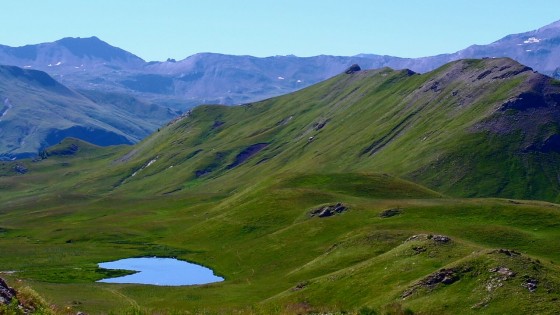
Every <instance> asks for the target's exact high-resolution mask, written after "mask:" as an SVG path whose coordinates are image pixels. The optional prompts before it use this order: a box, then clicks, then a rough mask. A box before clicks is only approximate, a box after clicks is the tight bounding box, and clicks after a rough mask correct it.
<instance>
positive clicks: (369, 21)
mask: <svg viewBox="0 0 560 315" xmlns="http://www.w3.org/2000/svg"><path fill="white" fill-rule="evenodd" d="M3 2H4V3H2V13H3V14H2V18H1V19H0V27H1V29H2V32H1V33H0V44H3V45H9V46H22V45H25V44H36V43H41V42H49V41H54V40H57V39H60V38H63V37H89V36H97V37H99V38H101V39H102V40H104V41H106V42H108V43H109V44H111V45H114V46H117V47H120V48H123V49H125V50H128V51H130V52H132V53H134V54H136V55H138V56H140V57H142V58H144V59H146V60H148V61H150V60H165V59H167V58H175V59H183V58H185V57H187V56H189V55H192V54H195V53H199V52H215V53H224V54H236V55H254V56H272V55H288V54H294V55H297V56H312V55H319V54H329V55H355V54H359V53H373V54H387V55H393V56H400V57H421V56H429V55H435V54H440V53H446V52H454V51H457V50H459V49H462V48H465V47H467V46H469V45H471V44H488V43H490V42H492V41H494V40H497V39H499V38H501V37H503V36H505V35H507V34H512V33H521V32H525V31H529V30H533V29H536V28H539V27H541V26H544V25H546V24H549V23H552V22H554V21H557V20H560V1H555V0H531V1H526V0H492V1H490V0H485V1H482V0H470V1H463V0H460V1H459V0H456V1H452V0H421V1H420V0H408V1H405V0H385V1H381V0H379V1H376V0H369V1H368V0H354V1H352V0H340V1H333V0H321V1H315V0H235V1H234V0H196V1H191V0H157V1H155V0H153V1H152V0H150V1H148V0H134V1H132V0H95V1H94V0H49V1H45V0H6V1H3Z"/></svg>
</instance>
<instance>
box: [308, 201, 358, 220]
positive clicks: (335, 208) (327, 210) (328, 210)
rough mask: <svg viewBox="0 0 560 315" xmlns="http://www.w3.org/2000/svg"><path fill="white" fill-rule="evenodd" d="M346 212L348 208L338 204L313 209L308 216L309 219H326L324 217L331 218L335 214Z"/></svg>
mask: <svg viewBox="0 0 560 315" xmlns="http://www.w3.org/2000/svg"><path fill="white" fill-rule="evenodd" d="M346 210H348V207H346V206H345V205H344V204H342V203H340V202H339V203H337V204H334V205H328V206H323V207H320V208H317V209H313V210H311V212H310V213H309V215H310V216H311V217H319V218H326V217H330V216H333V215H335V214H339V213H343V212H345V211H346Z"/></svg>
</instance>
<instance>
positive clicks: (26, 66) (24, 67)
mask: <svg viewBox="0 0 560 315" xmlns="http://www.w3.org/2000/svg"><path fill="white" fill-rule="evenodd" d="M23 67H24V68H31V66H23Z"/></svg>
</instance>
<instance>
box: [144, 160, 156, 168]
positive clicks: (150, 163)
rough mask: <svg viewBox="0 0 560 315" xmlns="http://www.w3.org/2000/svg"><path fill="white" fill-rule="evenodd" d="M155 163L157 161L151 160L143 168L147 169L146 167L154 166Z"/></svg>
mask: <svg viewBox="0 0 560 315" xmlns="http://www.w3.org/2000/svg"><path fill="white" fill-rule="evenodd" d="M156 161H157V159H153V160H151V161H150V162H148V164H146V166H144V168H146V167H148V166H150V165H152V164H154V163H155V162H156Z"/></svg>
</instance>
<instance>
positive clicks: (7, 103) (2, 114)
mask: <svg viewBox="0 0 560 315" xmlns="http://www.w3.org/2000/svg"><path fill="white" fill-rule="evenodd" d="M4 106H6V107H7V108H6V110H5V111H4V112H3V113H0V121H2V118H3V117H4V116H6V114H7V113H8V111H9V110H10V109H11V108H12V107H13V105H12V103H11V102H10V99H9V98H6V99H5V100H4Z"/></svg>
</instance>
